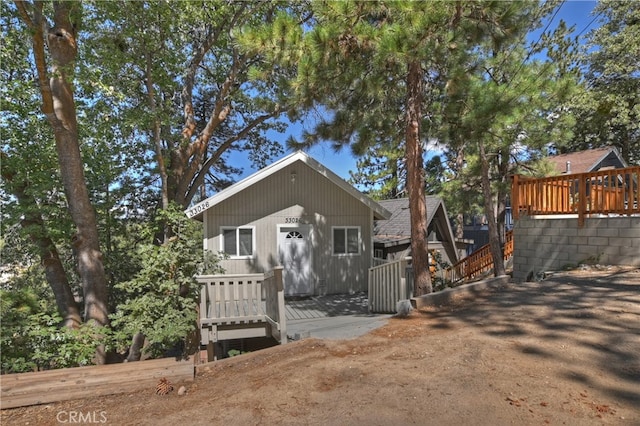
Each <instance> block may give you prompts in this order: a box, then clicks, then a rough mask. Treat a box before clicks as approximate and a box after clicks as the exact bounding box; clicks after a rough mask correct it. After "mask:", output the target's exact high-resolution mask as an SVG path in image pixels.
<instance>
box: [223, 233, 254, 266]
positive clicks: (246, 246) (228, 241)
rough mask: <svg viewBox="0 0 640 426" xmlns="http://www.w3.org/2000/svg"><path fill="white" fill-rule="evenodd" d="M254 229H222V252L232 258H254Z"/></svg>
mask: <svg viewBox="0 0 640 426" xmlns="http://www.w3.org/2000/svg"><path fill="white" fill-rule="evenodd" d="M254 237H255V235H254V229H253V228H231V227H224V228H222V238H221V239H220V241H221V245H222V247H221V251H222V252H224V253H225V254H227V255H229V256H230V257H231V258H248V257H253V247H254V246H255V241H254Z"/></svg>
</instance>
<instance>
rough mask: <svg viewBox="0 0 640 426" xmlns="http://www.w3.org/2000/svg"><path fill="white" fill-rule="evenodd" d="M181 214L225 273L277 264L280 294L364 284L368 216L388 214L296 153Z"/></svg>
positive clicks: (369, 253) (348, 289) (369, 254)
mask: <svg viewBox="0 0 640 426" xmlns="http://www.w3.org/2000/svg"><path fill="white" fill-rule="evenodd" d="M186 214H187V215H188V216H189V217H191V218H193V219H196V220H200V221H202V222H203V228H204V238H203V239H204V241H203V245H204V249H205V250H211V251H212V252H222V253H225V254H226V256H227V258H226V259H224V260H223V261H222V264H221V266H222V267H223V268H224V269H225V271H226V273H227V274H248V273H264V272H266V271H269V270H271V269H273V268H274V267H275V266H283V267H284V278H283V281H284V291H285V295H287V296H303V295H318V294H339V293H352V292H357V291H366V290H367V271H368V268H370V267H371V266H372V260H373V226H374V220H379V219H387V218H389V216H390V213H389V212H388V211H387V210H386V209H385V208H384V207H382V206H381V205H380V204H378V203H376V202H375V201H373V200H372V199H370V198H368V197H367V196H365V195H364V194H362V193H361V192H359V191H358V190H356V189H355V188H354V187H352V186H351V185H349V184H348V183H347V182H345V181H344V180H343V179H341V178H340V177H339V176H338V175H336V174H335V173H333V172H332V171H331V170H329V169H327V168H326V167H324V166H323V165H322V164H320V163H319V162H317V161H316V160H314V159H313V158H311V157H310V156H308V155H307V154H305V153H304V152H302V151H298V152H295V153H293V154H291V155H288V156H287V157H285V158H283V159H281V160H279V161H277V162H275V163H273V164H271V165H270V166H267V167H265V168H264V169H262V170H260V171H258V172H256V173H254V174H253V175H251V176H249V177H247V178H245V179H243V180H241V181H239V182H237V183H236V184H234V185H231V186H230V187H228V188H226V189H225V190H223V191H221V192H219V193H217V194H215V195H214V196H212V197H210V198H208V199H206V200H204V201H202V202H200V203H198V204H196V205H195V206H193V207H192V208H190V209H188V210H187V211H186Z"/></svg>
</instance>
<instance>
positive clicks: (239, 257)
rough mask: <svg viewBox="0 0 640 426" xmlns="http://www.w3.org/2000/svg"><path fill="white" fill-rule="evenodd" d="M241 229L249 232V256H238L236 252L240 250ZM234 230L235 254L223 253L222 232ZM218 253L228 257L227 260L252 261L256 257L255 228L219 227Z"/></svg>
mask: <svg viewBox="0 0 640 426" xmlns="http://www.w3.org/2000/svg"><path fill="white" fill-rule="evenodd" d="M241 229H250V230H251V254H249V255H239V254H238V250H239V248H240V230H241ZM231 230H234V231H235V233H236V254H230V253H227V252H226V251H225V247H224V231H231ZM219 240H220V252H222V253H225V254H227V255H228V256H229V259H253V258H255V255H256V227H255V226H221V227H220V236H219Z"/></svg>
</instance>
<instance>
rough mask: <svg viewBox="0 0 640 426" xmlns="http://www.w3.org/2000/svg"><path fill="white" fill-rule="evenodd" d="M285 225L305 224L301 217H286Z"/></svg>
mask: <svg viewBox="0 0 640 426" xmlns="http://www.w3.org/2000/svg"><path fill="white" fill-rule="evenodd" d="M284 223H304V221H303V220H302V218H301V217H285V218H284Z"/></svg>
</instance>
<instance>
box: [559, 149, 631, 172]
mask: <svg viewBox="0 0 640 426" xmlns="http://www.w3.org/2000/svg"><path fill="white" fill-rule="evenodd" d="M547 161H548V162H550V163H551V164H553V165H554V166H555V169H556V172H557V174H573V173H589V172H597V171H598V170H606V169H621V168H624V167H629V165H628V164H627V162H626V161H624V159H623V158H622V156H621V155H620V152H619V151H618V150H617V149H616V148H615V147H612V146H611V147H605V148H596V149H588V150H585V151H578V152H570V153H568V154H560V155H554V156H551V157H547Z"/></svg>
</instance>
